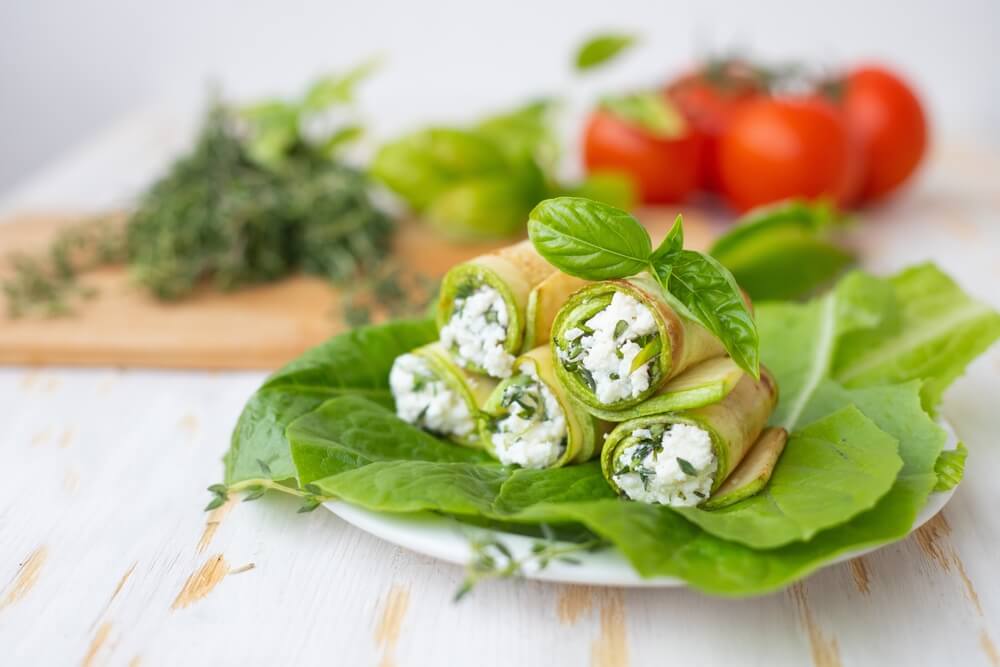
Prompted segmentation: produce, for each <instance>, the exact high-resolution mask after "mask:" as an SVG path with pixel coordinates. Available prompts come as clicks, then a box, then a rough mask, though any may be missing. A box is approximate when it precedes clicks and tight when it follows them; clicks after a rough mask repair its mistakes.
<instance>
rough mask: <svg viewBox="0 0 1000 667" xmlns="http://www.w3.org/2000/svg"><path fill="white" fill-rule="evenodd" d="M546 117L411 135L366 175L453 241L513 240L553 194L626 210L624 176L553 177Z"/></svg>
mask: <svg viewBox="0 0 1000 667" xmlns="http://www.w3.org/2000/svg"><path fill="white" fill-rule="evenodd" d="M552 112H553V104H552V103H551V102H549V101H539V102H535V103H532V104H528V105H526V106H524V107H521V108H518V109H514V110H512V111H509V112H506V113H502V114H499V115H495V116H491V117H489V118H486V119H484V120H482V121H480V122H479V123H476V124H474V125H472V126H469V127H439V126H435V127H428V128H424V129H421V130H418V131H415V132H412V133H410V134H407V135H404V136H402V137H400V138H398V139H395V140H393V141H390V142H388V143H386V144H385V145H383V146H382V147H381V148H380V149H379V151H378V152H377V153H376V154H375V157H374V159H373V160H372V163H371V167H370V169H371V174H372V176H373V177H374V178H375V179H377V180H379V181H381V182H382V183H383V184H385V185H386V186H387V187H388V188H389V189H390V190H392V191H393V192H395V193H396V194H397V195H398V196H399V197H400V198H402V199H403V200H404V201H405V202H406V204H407V205H408V206H409V208H410V209H411V210H412V211H414V212H415V213H417V214H420V215H421V217H422V218H423V219H425V220H426V221H427V222H428V223H429V224H430V225H431V226H432V227H434V228H435V229H437V230H438V231H440V232H442V233H443V234H445V235H447V236H449V237H451V238H455V239H459V240H469V239H484V238H504V237H508V236H512V235H515V234H518V233H519V232H522V231H523V229H524V221H525V219H526V218H527V217H528V213H529V212H530V211H531V209H532V208H533V207H534V206H535V204H537V203H538V202H539V201H541V200H543V199H546V198H547V197H553V196H556V195H558V194H574V195H579V196H586V197H591V198H593V199H598V200H602V201H607V202H609V203H612V204H615V205H617V206H621V207H625V208H628V207H629V206H630V205H631V203H632V200H633V198H634V193H633V188H632V184H631V182H630V181H629V179H628V178H626V177H624V176H621V175H618V174H610V173H609V174H592V175H591V176H589V177H588V178H587V179H586V180H585V181H583V182H581V183H575V184H568V183H563V182H561V181H559V180H558V179H557V178H556V174H555V172H556V167H557V162H558V159H559V143H558V141H557V139H556V133H555V130H554V128H553V126H552V122H551V116H552Z"/></svg>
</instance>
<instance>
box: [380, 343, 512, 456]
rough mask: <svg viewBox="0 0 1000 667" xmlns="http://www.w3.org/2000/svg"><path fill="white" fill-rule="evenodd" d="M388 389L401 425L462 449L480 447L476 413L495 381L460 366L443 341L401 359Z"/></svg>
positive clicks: (391, 377) (393, 371)
mask: <svg viewBox="0 0 1000 667" xmlns="http://www.w3.org/2000/svg"><path fill="white" fill-rule="evenodd" d="M389 387H390V389H391V390H392V396H393V399H394V400H395V402H396V414H397V415H399V417H400V419H402V420H403V421H407V422H409V423H411V424H414V425H415V426H419V427H420V428H423V429H426V430H428V431H430V432H432V433H436V434H438V435H441V436H443V437H446V438H449V439H451V440H453V441H455V442H457V443H458V444H461V445H466V446H469V447H479V446H481V444H482V443H481V442H480V439H479V430H478V428H477V424H476V415H477V413H478V412H479V408H480V406H482V405H483V403H484V402H485V401H486V399H487V398H488V397H489V396H490V394H491V393H492V392H493V389H494V388H495V387H496V380H491V379H490V378H486V377H482V376H481V375H475V374H473V373H469V372H468V371H466V370H465V369H463V368H461V367H460V366H458V365H457V364H455V362H454V361H453V360H452V358H451V356H450V355H449V354H448V353H447V351H445V349H444V348H443V347H442V346H441V344H440V343H430V344H429V345H424V346H423V347H420V348H417V349H416V350H414V351H413V352H410V353H408V354H403V355H400V356H399V357H397V358H396V361H395V362H393V364H392V370H391V371H390V372H389Z"/></svg>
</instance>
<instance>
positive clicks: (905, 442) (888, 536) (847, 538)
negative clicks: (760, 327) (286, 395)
mask: <svg viewBox="0 0 1000 667" xmlns="http://www.w3.org/2000/svg"><path fill="white" fill-rule="evenodd" d="M821 394H822V399H821V400H822V401H823V402H826V403H828V404H831V405H835V404H841V405H858V406H860V407H859V408H858V409H859V410H861V411H862V412H864V413H865V414H866V415H868V416H869V418H870V419H871V421H872V422H874V423H875V424H877V425H878V426H879V427H880V428H882V429H883V430H884V431H886V432H887V433H889V434H891V435H892V436H893V437H895V438H897V439H899V442H900V457H901V458H902V459H903V468H902V470H901V472H900V475H899V477H898V478H897V480H896V482H895V484H894V485H893V487H892V489H891V490H890V491H889V492H888V493H887V494H886V495H885V496H883V497H882V498H881V499H880V500H879V501H878V502H877V503H876V505H875V507H874V508H872V509H871V510H868V511H866V512H863V513H861V514H859V515H858V516H856V517H855V518H854V519H852V520H850V521H848V522H847V523H845V524H842V525H840V526H837V527H834V528H830V529H828V530H824V531H821V532H819V533H818V534H817V535H816V536H815V537H813V539H812V540H810V541H808V542H795V543H792V544H788V545H786V546H783V547H779V548H776V549H755V548H752V547H749V546H747V545H744V544H740V543H738V542H735V541H730V540H726V539H722V538H720V537H717V536H715V535H712V534H711V533H709V532H708V531H706V530H703V529H701V528H699V527H698V526H696V525H695V524H693V523H691V522H689V521H688V520H687V519H685V518H684V517H682V516H681V515H680V514H679V513H678V512H676V511H674V510H671V509H670V508H667V507H662V506H654V505H644V504H641V503H632V502H626V501H623V500H620V499H617V498H614V497H613V494H612V492H611V491H610V489H609V488H608V487H607V484H606V483H605V482H604V480H603V478H602V477H601V473H600V469H599V467H598V465H597V464H596V463H594V462H591V463H587V464H584V465H578V466H571V467H567V468H559V469H555V470H522V469H517V468H510V467H505V466H501V465H500V464H498V463H472V462H443V461H433V460H427V459H428V458H431V457H430V456H425V455H423V454H421V453H419V452H418V451H415V449H419V448H420V447H422V446H428V447H436V446H437V445H430V442H431V441H432V440H434V439H433V438H431V437H429V436H426V434H423V433H421V432H420V431H418V430H416V429H414V428H412V427H409V426H407V425H405V424H403V423H402V422H400V421H399V420H398V419H397V418H396V417H395V416H394V415H393V414H392V412H391V411H389V410H387V409H385V408H381V407H379V406H376V405H370V406H369V407H368V408H366V412H365V419H364V421H365V423H367V424H368V427H367V428H365V429H362V430H361V431H359V432H358V433H357V437H358V438H359V440H358V441H357V446H359V447H360V448H362V449H364V448H367V447H368V445H367V444H365V443H377V442H379V441H380V438H379V436H378V433H379V432H380V431H387V430H393V431H394V432H396V433H397V434H398V435H399V436H401V437H408V436H406V435H405V433H406V432H407V430H409V432H410V435H411V436H413V437H412V443H411V446H412V447H413V448H414V449H411V450H410V451H409V452H408V453H407V454H406V456H407V457H408V458H406V459H400V460H384V459H381V460H375V461H374V462H372V463H367V464H363V465H360V466H359V467H356V468H351V469H343V468H337V469H338V470H341V472H339V473H336V474H333V475H331V476H329V477H325V478H322V479H318V480H316V481H315V482H313V483H314V484H315V485H316V486H318V487H319V488H320V489H322V491H323V492H324V493H326V494H329V495H333V496H337V497H339V498H341V499H343V500H345V501H347V502H350V503H352V504H356V505H360V506H363V507H366V508H368V509H372V510H377V511H385V512H415V511H424V510H432V511H436V512H443V513H446V514H451V515H458V516H469V517H481V518H486V519H493V520H498V521H505V522H530V523H550V524H558V523H563V522H572V523H579V524H582V525H584V526H585V527H587V528H589V529H590V530H591V531H593V532H594V533H596V534H598V535H600V536H602V537H604V538H605V539H607V540H609V541H610V542H611V543H613V544H614V545H615V546H616V547H617V548H618V549H619V550H620V551H621V552H622V554H623V555H624V556H625V557H626V558H627V559H628V560H629V561H630V562H631V564H632V565H633V567H635V568H636V571H637V572H639V573H640V574H641V575H643V576H646V577H652V576H674V577H680V578H683V579H685V580H686V581H687V582H688V583H689V584H691V585H692V586H694V587H696V588H699V589H701V590H704V591H706V592H711V593H715V594H719V595H729V596H745V595H754V594H760V593H764V592H768V591H771V590H774V589H777V588H780V587H782V586H785V585H787V584H788V583H790V582H792V581H794V580H795V579H797V578H799V577H801V576H804V575H806V574H808V573H809V572H812V571H814V570H816V569H818V568H819V567H822V566H823V565H824V564H826V563H829V562H830V561H831V560H833V559H834V558H836V557H837V556H839V555H841V554H843V553H847V552H850V551H852V550H856V549H861V548H865V547H868V546H874V545H879V544H885V543H887V542H891V541H894V540H897V539H901V538H903V537H905V536H906V535H907V534H908V533H909V530H910V528H911V527H912V525H913V522H914V520H915V518H916V515H917V512H918V511H919V509H920V508H921V507H922V506H923V504H924V503H925V502H926V499H927V495H928V494H929V493H930V491H931V489H932V488H933V487H934V484H935V481H936V479H937V476H936V474H935V473H934V462H935V461H936V459H937V456H938V454H939V453H940V450H941V446H942V444H943V442H944V432H943V431H942V430H941V429H940V428H938V427H937V426H936V425H935V424H934V422H933V421H932V420H931V419H930V418H929V417H928V416H927V414H926V413H925V412H924V411H923V409H922V408H921V405H920V397H919V384H918V383H915V382H914V383H908V384H904V385H895V386H889V387H876V388H872V389H861V390H847V389H843V388H841V387H837V386H836V385H829V386H826V387H824V390H823V391H822V392H821ZM323 409H324V413H325V419H324V420H322V421H321V422H316V423H315V424H314V426H318V427H320V428H322V429H324V430H325V431H327V432H329V433H331V434H333V433H340V432H341V431H343V430H344V429H350V428H352V424H354V422H355V420H354V419H353V418H352V416H351V415H352V413H355V412H357V411H358V410H359V409H361V406H360V402H359V400H358V399H350V398H338V399H334V400H332V401H330V402H329V403H327V404H326V405H325V406H324V408H323ZM848 414H850V415H851V416H850V417H849V418H853V419H855V421H857V419H856V417H857V415H856V413H853V412H852V411H848V412H846V413H845V416H846V415H848ZM298 431H299V429H298V428H297V426H296V425H295V424H293V426H292V428H290V429H289V435H290V437H291V440H292V447H293V450H297V449H298V448H299V446H300V443H299V441H298V439H297V437H296V435H295V434H297V433H298ZM418 436H419V437H418ZM352 437H353V436H352ZM334 439H335V438H331V440H334ZM439 444H441V445H444V443H439ZM372 446H373V447H375V446H376V445H374V444H373V445H372ZM298 459H299V457H298V455H297V454H296V460H298ZM314 472H315V471H312V472H306V471H304V474H314Z"/></svg>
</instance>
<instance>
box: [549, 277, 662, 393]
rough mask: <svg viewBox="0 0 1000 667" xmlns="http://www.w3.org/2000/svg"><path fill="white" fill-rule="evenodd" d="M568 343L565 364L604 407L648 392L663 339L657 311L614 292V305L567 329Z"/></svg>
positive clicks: (564, 349) (561, 351)
mask: <svg viewBox="0 0 1000 667" xmlns="http://www.w3.org/2000/svg"><path fill="white" fill-rule="evenodd" d="M563 339H564V344H563V345H562V346H560V347H559V349H558V354H559V358H560V361H561V363H562V364H563V366H564V367H565V368H566V369H567V370H570V371H573V372H576V373H578V374H580V375H581V376H582V377H583V379H584V381H585V382H586V383H587V385H588V386H589V387H590V388H591V390H592V391H593V392H594V395H595V396H596V397H597V400H598V401H600V402H601V403H604V404H608V405H610V404H613V403H615V402H617V401H621V400H623V399H628V398H635V397H637V396H639V395H640V394H642V393H643V392H644V391H646V390H647V389H649V385H650V382H651V380H652V378H651V377H650V375H651V361H652V359H653V358H654V357H655V356H656V354H657V353H658V352H659V349H660V341H659V335H658V330H657V327H656V320H655V319H654V318H653V313H652V311H650V309H649V308H648V307H647V306H645V305H643V304H642V303H640V302H639V301H638V300H637V299H635V298H634V297H632V296H630V295H628V294H624V293H622V292H615V293H614V295H613V296H612V297H611V303H609V304H608V305H607V306H606V307H605V308H603V309H602V310H601V311H599V312H598V313H597V314H596V315H594V316H593V317H591V318H590V319H589V320H587V321H586V322H585V323H584V324H582V325H580V326H575V327H572V328H570V329H568V330H567V331H566V332H565V333H564V334H563Z"/></svg>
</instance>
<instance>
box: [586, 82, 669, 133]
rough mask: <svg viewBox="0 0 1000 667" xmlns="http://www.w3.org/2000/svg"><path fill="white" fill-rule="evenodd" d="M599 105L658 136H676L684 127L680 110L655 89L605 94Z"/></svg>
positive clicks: (630, 123)
mask: <svg viewBox="0 0 1000 667" xmlns="http://www.w3.org/2000/svg"><path fill="white" fill-rule="evenodd" d="M601 107H602V108H603V109H604V110H606V111H609V112H610V113H611V114H613V115H614V116H617V117H618V118H620V119H621V120H623V121H625V122H626V123H628V124H629V125H632V126H634V127H636V128H639V129H640V130H642V131H644V132H646V133H647V134H650V135H652V136H653V137H656V138H658V139H676V138H677V137H679V136H680V135H682V134H684V130H685V127H686V123H685V122H684V117H683V116H681V114H680V112H679V111H678V110H677V109H676V108H675V107H674V106H673V105H672V104H670V103H669V102H668V101H667V99H666V98H665V97H664V96H663V94H661V93H657V92H643V93H633V94H631V95H622V96H618V97H605V98H604V99H602V100H601Z"/></svg>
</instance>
